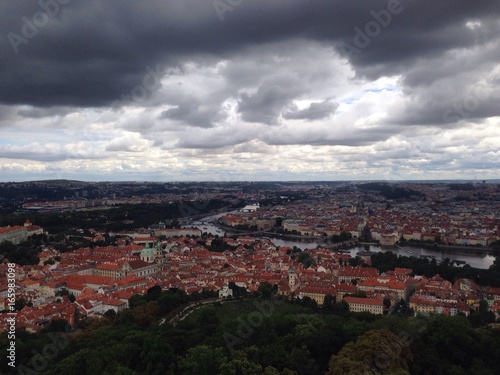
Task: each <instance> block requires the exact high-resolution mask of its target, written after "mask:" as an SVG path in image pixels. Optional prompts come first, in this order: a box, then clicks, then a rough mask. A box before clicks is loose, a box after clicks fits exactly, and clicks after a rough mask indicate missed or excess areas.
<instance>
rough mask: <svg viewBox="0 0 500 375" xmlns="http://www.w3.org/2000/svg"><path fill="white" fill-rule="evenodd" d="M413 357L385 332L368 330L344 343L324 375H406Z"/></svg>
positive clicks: (406, 347)
mask: <svg viewBox="0 0 500 375" xmlns="http://www.w3.org/2000/svg"><path fill="white" fill-rule="evenodd" d="M412 359H413V356H412V353H411V351H410V349H409V347H408V346H407V345H404V344H402V343H401V341H400V340H399V339H398V337H397V336H396V335H395V334H393V333H392V332H390V331H387V330H372V331H368V332H366V333H364V334H363V335H361V336H360V337H359V338H358V339H357V340H356V341H355V342H352V341H351V342H349V343H347V344H346V345H345V346H344V347H343V348H342V349H341V350H340V352H339V353H338V354H336V355H333V356H332V358H331V359H330V362H329V370H328V372H327V375H359V374H378V373H382V374H398V373H401V374H409V372H408V365H409V363H410V362H411V361H412Z"/></svg>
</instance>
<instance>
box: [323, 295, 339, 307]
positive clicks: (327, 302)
mask: <svg viewBox="0 0 500 375" xmlns="http://www.w3.org/2000/svg"><path fill="white" fill-rule="evenodd" d="M336 300H337V297H336V296H333V295H331V294H327V295H325V299H324V300H323V308H324V309H325V310H333V309H334V307H335V303H336Z"/></svg>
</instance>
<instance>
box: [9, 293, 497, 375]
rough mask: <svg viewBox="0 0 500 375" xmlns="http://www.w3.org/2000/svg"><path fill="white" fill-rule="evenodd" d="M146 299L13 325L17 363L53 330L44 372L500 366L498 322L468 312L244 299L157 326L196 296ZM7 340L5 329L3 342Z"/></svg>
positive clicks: (271, 373) (433, 373) (472, 370)
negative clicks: (68, 320)
mask: <svg viewBox="0 0 500 375" xmlns="http://www.w3.org/2000/svg"><path fill="white" fill-rule="evenodd" d="M156 289H157V288H155V289H153V290H152V291H151V293H150V294H152V295H153V294H154V295H156ZM141 298H142V299H143V300H142V303H140V304H138V303H136V304H135V306H134V307H133V308H132V309H131V310H126V311H124V312H120V313H118V314H116V316H115V317H114V318H112V317H109V316H108V317H107V318H102V319H94V320H93V321H92V322H91V323H90V324H89V323H86V324H81V325H80V327H79V329H78V330H77V331H76V332H73V333H69V334H68V333H65V332H64V331H63V330H62V328H63V326H62V324H63V323H65V322H60V326H59V328H57V326H58V324H59V322H57V321H54V326H53V327H52V328H55V329H49V330H44V331H42V332H40V333H38V334H27V333H25V332H17V335H16V336H17V337H16V352H17V358H16V359H17V361H18V362H17V363H18V365H19V366H21V365H23V366H26V367H27V368H30V369H33V367H32V360H33V358H35V353H42V352H43V350H44V348H45V347H47V345H52V344H54V340H55V338H56V340H57V341H56V345H58V351H57V353H56V355H55V356H54V358H51V359H49V360H48V361H47V365H46V367H45V368H44V369H43V370H42V371H40V372H39V374H40V375H55V374H65V375H66V374H69V375H72V374H78V375H85V374H110V375H111V374H136V375H151V374H153V375H160V374H162V375H163V374H168V375H183V374H217V375H218V374H259V375H260V374H267V375H276V374H283V375H302V374H303V375H309V374H324V373H328V374H337V373H338V374H356V375H359V374H372V373H373V374H375V373H376V374H384V375H408V374H409V373H411V374H429V375H437V374H440V375H441V374H466V375H468V374H474V375H476V374H482V375H491V374H496V373H497V371H496V369H498V368H500V330H494V329H485V328H481V329H476V328H474V327H473V325H472V324H471V323H470V322H469V321H468V320H467V319H466V318H462V317H448V316H441V315H437V316H434V315H431V316H429V317H421V316H419V317H415V318H414V317H408V316H404V315H377V316H375V315H371V314H369V313H365V314H361V313H351V312H345V313H344V315H338V314H335V313H333V312H332V311H328V310H318V312H315V311H314V310H313V309H311V308H310V307H303V306H301V305H300V304H297V303H285V302H281V301H271V300H265V299H244V300H241V301H238V300H232V301H227V302H224V303H222V304H213V305H206V306H200V307H199V308H197V309H195V310H193V312H192V313H191V314H189V315H188V316H187V317H186V318H185V319H183V320H182V321H179V322H177V324H176V326H173V325H172V324H169V323H168V322H167V323H165V324H162V325H158V324H157V322H158V321H159V319H160V316H161V314H160V313H159V309H160V307H159V305H161V303H162V299H167V300H169V301H171V302H172V301H177V302H176V303H181V305H180V306H181V308H182V306H184V305H185V303H186V302H188V300H189V299H190V298H192V297H191V296H185V294H183V293H181V292H180V291H178V290H168V291H162V292H161V293H160V296H159V297H158V298H157V299H155V300H151V301H146V298H145V296H142V297H141ZM155 298H156V297H155ZM182 301H184V302H182ZM136 302H137V301H136ZM332 302H333V301H332ZM339 304H340V305H341V303H337V304H335V305H333V306H334V308H335V307H336V306H337V305H339ZM263 306H265V308H264V307H263ZM484 308H485V306H481V312H484ZM107 315H110V314H107ZM250 323H251V324H250ZM245 324H246V326H245ZM225 334H231V335H233V336H234V337H235V338H236V339H238V343H237V345H235V346H234V347H232V348H230V347H228V345H227V343H226V342H225V340H224V335H225ZM54 335H56V336H54ZM54 337H55V338H54ZM8 343H9V340H8V339H7V336H6V334H5V333H4V334H1V335H0V350H2V351H5V350H6V348H7V347H8ZM57 343H59V344H57ZM411 353H413V359H412V356H411ZM329 362H330V368H328V366H329ZM11 370H12V369H11V368H9V366H8V365H7V364H6V361H5V358H4V359H2V360H1V362H0V373H2V374H6V375H11V374H14V373H17V372H15V370H12V371H11ZM365 370H366V371H367V372H364V371H365ZM377 371H379V372H377Z"/></svg>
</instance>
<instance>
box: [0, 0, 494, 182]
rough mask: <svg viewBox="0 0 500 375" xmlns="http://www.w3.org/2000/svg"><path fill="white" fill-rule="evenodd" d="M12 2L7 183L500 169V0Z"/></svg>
mask: <svg viewBox="0 0 500 375" xmlns="http://www.w3.org/2000/svg"><path fill="white" fill-rule="evenodd" d="M3 7H4V11H3V12H2V13H1V15H0V19H1V21H2V22H0V35H1V36H2V37H1V38H0V56H1V57H0V181H3V182H6V181H28V180H45V179H68V180H87V181H131V180H137V181H222V182H224V181H227V182H230V181H241V180H246V181H251V180H265V181H301V180H315V181H331V180H340V181H354V180H388V181H391V180H452V179H459V180H469V181H471V180H475V179H477V180H478V181H482V180H490V179H498V178H500V175H499V165H500V149H499V146H498V145H499V144H500V127H499V126H498V123H499V115H500V109H499V107H498V102H499V99H500V89H499V88H498V87H499V85H498V84H499V82H500V64H499V61H500V52H499V51H500V33H499V31H500V22H499V21H498V19H499V15H500V4H499V3H498V2H497V1H493V0H481V1H475V2H473V3H471V2H470V1H466V0H459V1H451V0H447V1H441V2H439V3H435V2H431V1H419V2H416V1H411V0H407V1H397V0H389V1H387V0H385V1H379V0H377V1H371V2H357V1H356V2H344V1H313V2H309V1H302V0H296V1H285V0H275V1H272V2H269V1H249V0H232V1H229V0H215V1H208V2H206V1H201V0H184V1H182V2H181V1H173V0H171V1H166V2H157V1H145V2H141V3H136V2H132V1H124V2H106V3H103V2H100V1H92V2H85V3H83V4H82V3H77V2H70V1H67V0H64V1H63V0H45V1H43V0H42V1H40V2H27V1H16V2H9V3H6V4H5V5H3Z"/></svg>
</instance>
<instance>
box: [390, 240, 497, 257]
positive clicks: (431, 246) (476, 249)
mask: <svg viewBox="0 0 500 375" xmlns="http://www.w3.org/2000/svg"><path fill="white" fill-rule="evenodd" d="M398 245H400V246H408V247H418V248H421V247H423V248H424V249H428V250H435V251H441V252H446V251H461V252H465V253H467V252H469V253H473V254H493V249H492V248H490V247H485V246H459V245H445V244H438V243H430V242H425V241H405V242H399V243H398Z"/></svg>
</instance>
